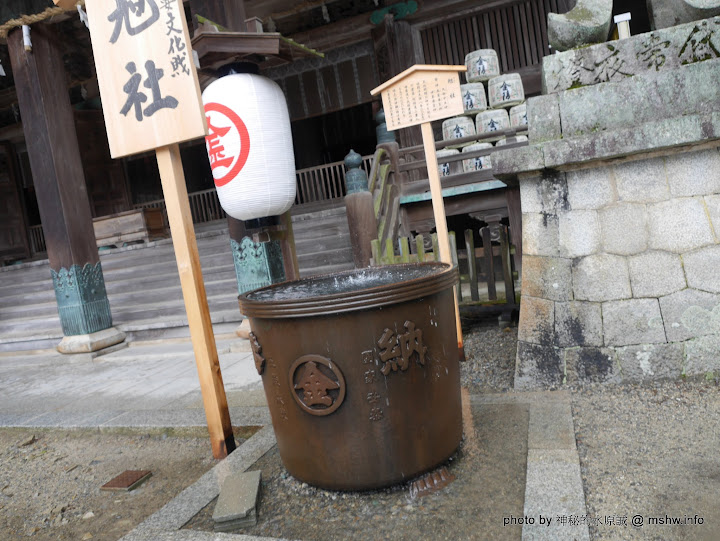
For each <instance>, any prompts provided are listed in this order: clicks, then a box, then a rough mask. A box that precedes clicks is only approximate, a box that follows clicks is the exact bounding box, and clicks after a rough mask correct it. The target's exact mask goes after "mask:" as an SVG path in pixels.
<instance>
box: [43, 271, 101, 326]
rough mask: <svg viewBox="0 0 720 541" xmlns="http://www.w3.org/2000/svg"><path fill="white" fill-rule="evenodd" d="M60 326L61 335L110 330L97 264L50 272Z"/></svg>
mask: <svg viewBox="0 0 720 541" xmlns="http://www.w3.org/2000/svg"><path fill="white" fill-rule="evenodd" d="M50 272H51V273H52V280H53V286H54V287H55V298H56V299H57V304H58V313H59V314H60V323H61V325H62V329H63V334H64V335H65V336H75V335H81V334H92V333H96V332H98V331H102V330H104V329H109V328H110V327H112V316H111V315H110V303H109V302H108V299H107V293H106V291H105V280H104V278H103V273H102V267H101V266H100V263H99V262H98V263H96V264H94V265H92V264H90V263H87V264H86V265H85V266H83V267H81V266H80V265H73V266H71V267H70V268H69V269H66V268H64V267H63V268H61V269H60V271H58V272H56V271H55V270H53V269H51V270H50Z"/></svg>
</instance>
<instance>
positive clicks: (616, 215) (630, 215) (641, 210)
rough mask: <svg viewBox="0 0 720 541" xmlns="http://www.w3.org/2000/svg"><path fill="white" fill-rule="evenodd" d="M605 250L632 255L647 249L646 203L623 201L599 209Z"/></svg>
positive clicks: (610, 252) (611, 252)
mask: <svg viewBox="0 0 720 541" xmlns="http://www.w3.org/2000/svg"><path fill="white" fill-rule="evenodd" d="M599 216H600V227H601V230H602V247H603V251H605V252H607V253H609V254H618V255H632V254H637V253H640V252H644V251H645V250H646V249H647V245H648V239H647V212H646V211H645V205H641V204H638V203H621V204H619V205H614V206H612V207H607V208H604V209H602V210H600V211H599Z"/></svg>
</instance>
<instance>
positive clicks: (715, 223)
mask: <svg viewBox="0 0 720 541" xmlns="http://www.w3.org/2000/svg"><path fill="white" fill-rule="evenodd" d="M703 199H704V200H705V207H706V208H707V210H708V216H710V223H711V224H712V228H713V233H715V238H717V239H720V195H708V196H705V197H704V198H703Z"/></svg>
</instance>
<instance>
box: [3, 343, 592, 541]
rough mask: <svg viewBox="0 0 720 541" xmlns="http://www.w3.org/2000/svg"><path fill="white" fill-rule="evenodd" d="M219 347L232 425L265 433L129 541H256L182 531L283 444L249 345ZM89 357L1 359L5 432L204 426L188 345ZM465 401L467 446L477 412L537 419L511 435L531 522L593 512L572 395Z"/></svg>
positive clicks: (541, 528)
mask: <svg viewBox="0 0 720 541" xmlns="http://www.w3.org/2000/svg"><path fill="white" fill-rule="evenodd" d="M217 346H218V353H219V357H220V365H221V369H222V374H223V380H224V383H225V388H226V393H227V397H228V404H229V406H230V415H231V419H232V422H233V424H234V425H236V426H238V425H264V426H265V428H263V429H262V430H261V431H260V432H258V433H257V434H256V435H255V436H253V437H252V438H251V439H250V440H248V441H247V442H245V443H244V444H243V445H242V446H241V447H240V448H239V449H238V450H237V451H235V452H234V453H232V454H231V455H230V456H229V457H228V458H227V459H225V460H223V461H221V462H220V463H218V465H217V466H215V467H214V468H213V469H212V470H211V471H209V472H208V473H207V474H206V475H205V476H203V477H202V478H201V479H200V480H198V481H197V482H196V483H195V484H193V485H192V486H190V487H188V489H186V490H185V491H183V492H182V493H181V494H179V495H178V496H177V497H176V498H175V499H173V500H172V501H171V502H170V503H168V504H167V505H166V506H165V507H163V508H162V509H160V510H159V511H158V512H157V513H155V514H154V515H152V516H151V517H150V518H149V519H148V520H147V521H145V522H144V523H143V524H141V525H139V526H138V527H137V528H136V529H135V530H134V531H133V532H131V533H130V534H128V535H127V536H126V537H125V538H123V539H124V540H125V541H140V540H150V539H152V540H153V541H157V540H165V539H167V540H176V539H177V540H185V539H188V540H189V539H197V540H220V539H227V540H243V539H244V540H246V541H250V540H253V539H258V538H255V537H249V536H240V535H227V534H213V533H203V532H193V531H188V530H181V529H180V528H181V527H182V526H183V525H184V524H185V523H187V522H188V521H189V520H190V519H191V518H192V517H193V516H195V515H196V514H197V513H198V512H199V511H200V510H201V509H203V508H204V507H205V506H207V505H208V504H209V503H210V502H212V500H213V499H215V498H216V497H217V496H218V494H219V491H220V487H221V486H222V481H223V479H225V477H226V476H227V475H228V474H229V473H234V472H236V471H244V470H246V469H248V468H251V467H252V465H253V464H254V462H255V461H256V460H258V459H259V458H260V457H261V456H263V455H264V454H265V453H266V452H267V451H268V450H269V449H270V448H272V446H273V445H274V444H275V438H274V434H273V432H272V427H271V426H270V417H269V414H268V410H267V406H266V402H265V396H264V392H263V390H262V383H261V381H260V378H259V376H258V375H257V371H256V370H255V366H254V362H253V358H252V353H251V351H250V348H249V343H248V342H247V341H246V340H241V339H237V338H234V339H221V340H218V342H217ZM82 359H83V360H80V361H74V360H73V358H72V357H67V356H63V355H61V354H58V353H54V352H50V351H45V352H36V353H23V354H14V355H13V354H3V355H0V427H42V428H99V429H100V430H103V429H118V428H125V427H129V428H143V429H163V428H170V427H175V428H177V427H202V426H206V423H205V413H204V410H203V404H202V397H201V394H200V390H199V384H198V378H197V370H196V367H195V360H194V355H193V352H192V345H191V343H190V342H187V341H164V342H159V343H155V344H152V343H135V344H131V345H130V346H129V347H126V348H124V349H120V350H118V351H115V352H112V353H108V354H106V355H102V356H100V357H97V358H96V359H94V360H90V359H88V358H87V357H85V358H82ZM463 402H464V422H465V424H466V426H465V432H466V445H467V439H468V438H469V437H471V435H470V434H468V432H472V430H473V428H472V427H473V424H472V418H473V413H474V412H476V411H478V410H477V408H482V407H487V406H488V405H490V406H491V407H495V408H497V407H498V406H502V405H507V404H516V405H521V406H522V408H523V409H526V410H527V412H528V414H527V418H528V419H529V421H528V422H527V423H525V422H523V423H518V424H517V426H516V427H515V428H513V430H518V431H521V432H522V434H520V435H519V437H520V438H521V441H524V439H525V437H527V472H526V484H525V501H524V515H525V516H530V517H539V516H540V515H543V516H546V517H555V516H557V515H560V514H563V515H570V514H574V515H584V514H585V499H584V495H583V488H582V481H581V477H580V464H579V460H578V454H577V450H576V448H575V433H574V429H573V421H572V416H571V412H570V395H569V394H568V393H566V392H556V393H550V392H542V393H510V394H501V395H468V394H467V393H464V396H463ZM475 416H476V417H477V414H475ZM489 458H491V459H492V457H489ZM501 459H502V457H500V458H498V460H501ZM521 518H522V517H520V516H516V517H515V519H516V520H517V519H521ZM564 528H565V529H563V530H558V529H556V527H555V526H554V525H550V526H548V525H544V524H543V525H540V524H538V523H537V522H536V524H534V525H525V526H523V527H522V539H523V540H531V539H532V540H545V539H559V538H561V537H562V536H563V535H566V534H567V526H565V527H564ZM559 536H560V537H559ZM573 536H574V538H575V539H579V540H585V539H589V535H588V529H587V526H585V527H578V528H576V529H575V531H573Z"/></svg>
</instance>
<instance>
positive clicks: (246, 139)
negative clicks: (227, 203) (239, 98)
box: [205, 103, 250, 187]
mask: <svg viewBox="0 0 720 541" xmlns="http://www.w3.org/2000/svg"><path fill="white" fill-rule="evenodd" d="M210 112H216V113H220V114H221V115H224V116H225V117H227V119H228V120H229V121H230V123H231V124H232V126H233V127H234V128H235V129H236V130H237V132H238V134H239V136H240V155H239V156H238V157H237V159H236V161H235V163H234V164H233V166H232V167H231V168H230V171H228V172H227V173H226V174H225V175H224V176H223V177H222V178H216V179H215V186H217V187H221V186H225V184H227V183H228V182H230V181H231V180H233V179H234V178H235V177H236V176H237V175H238V173H240V171H242V168H243V167H245V164H246V163H247V160H248V156H249V155H250V133H249V132H248V129H247V127H246V126H245V123H244V122H243V121H242V119H241V118H240V117H239V116H238V115H237V114H236V113H235V111H233V110H232V109H230V108H229V107H227V106H225V105H222V104H220V103H208V104H206V105H205V114H207V113H210ZM208 123H209V122H208ZM208 137H209V136H208ZM205 139H206V140H207V137H206V138H205Z"/></svg>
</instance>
